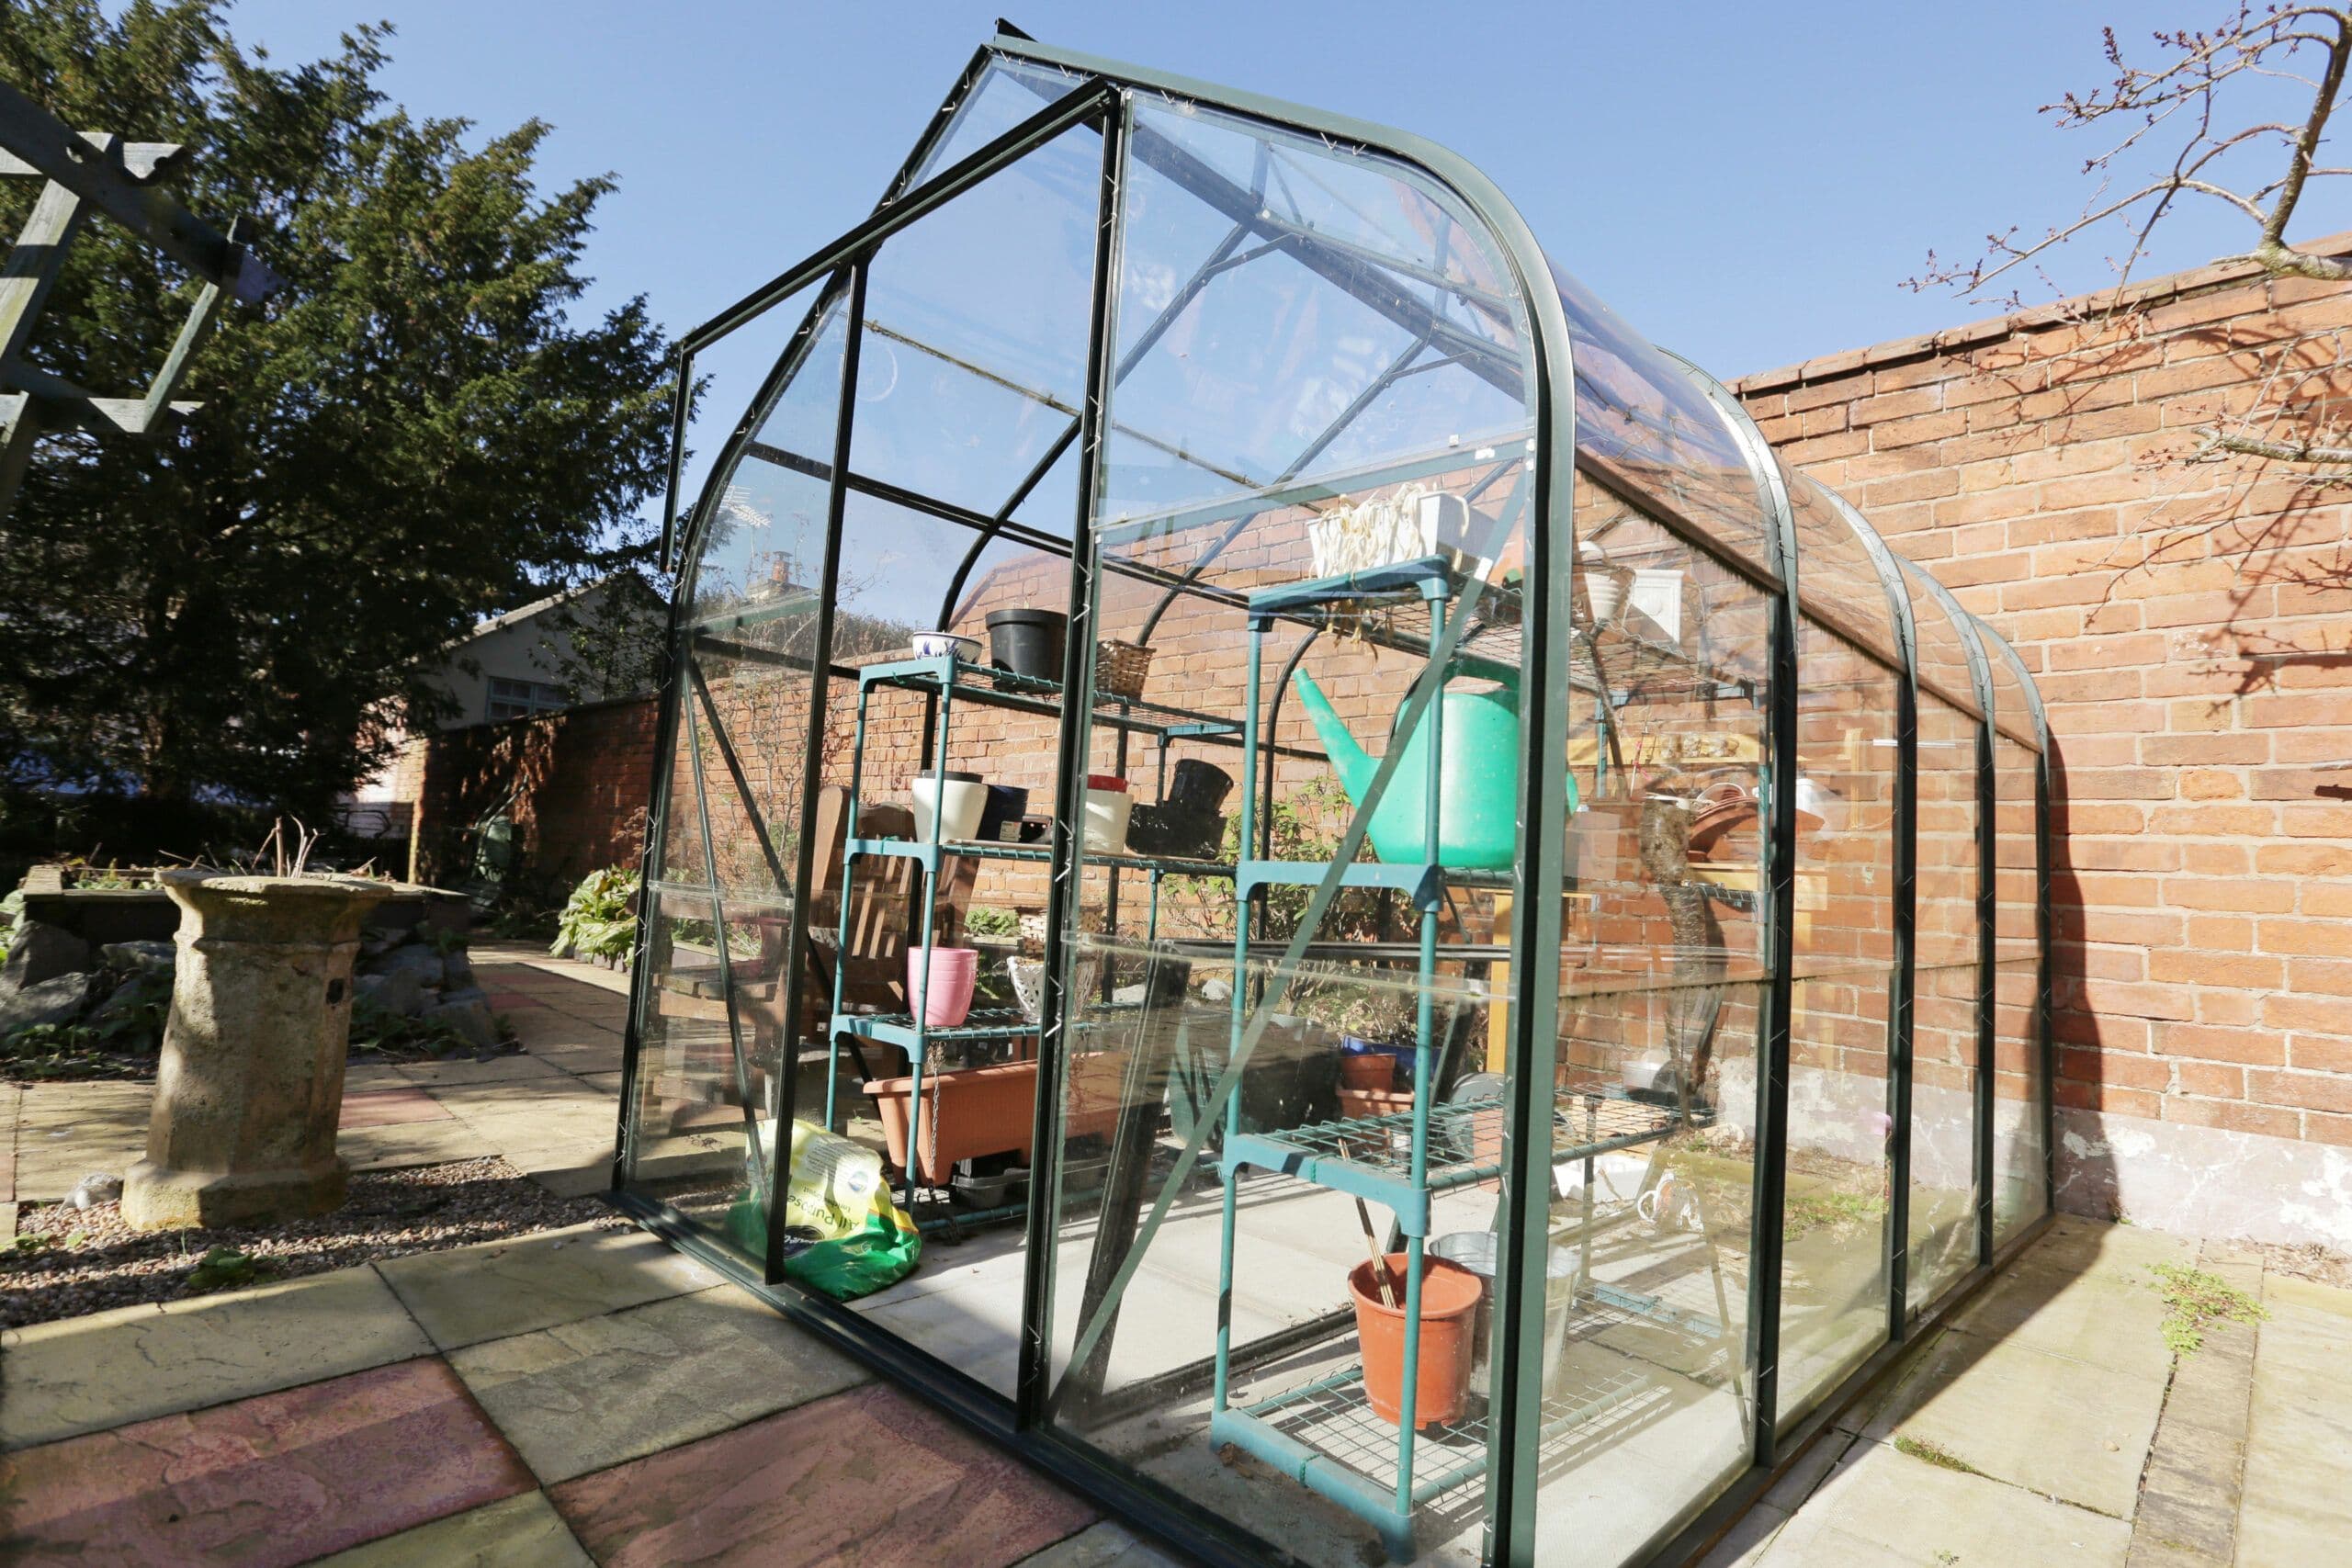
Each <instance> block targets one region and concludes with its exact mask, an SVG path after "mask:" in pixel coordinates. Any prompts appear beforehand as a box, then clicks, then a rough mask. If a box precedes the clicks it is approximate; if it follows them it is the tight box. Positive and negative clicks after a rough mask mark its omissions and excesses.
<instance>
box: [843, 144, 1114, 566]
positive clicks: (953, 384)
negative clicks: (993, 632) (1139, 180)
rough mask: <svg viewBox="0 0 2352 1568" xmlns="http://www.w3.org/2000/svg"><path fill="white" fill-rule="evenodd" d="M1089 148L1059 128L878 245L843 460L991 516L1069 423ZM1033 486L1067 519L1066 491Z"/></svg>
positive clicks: (1088, 258)
mask: <svg viewBox="0 0 2352 1568" xmlns="http://www.w3.org/2000/svg"><path fill="white" fill-rule="evenodd" d="M1102 149H1103V139H1102V137H1101V136H1100V134H1098V133H1097V132H1096V131H1095V130H1092V129H1091V127H1080V128H1079V129H1077V130H1069V131H1065V132H1064V133H1063V134H1062V135H1060V136H1058V137H1057V138H1055V139H1054V140H1053V141H1050V142H1048V143H1046V145H1045V146H1044V147H1041V148H1039V149H1038V150H1037V151H1035V152H1032V153H1030V154H1028V155H1027V156H1026V157H1023V159H1022V160H1021V161H1020V162H1019V163H1017V164H1013V165H1012V167H1011V168H1008V169H1006V170H1004V171H1003V172H1002V173H1001V174H998V175H994V176H992V177H991V178H989V180H987V181H985V182H984V183H982V184H981V185H979V186H975V187H974V188H972V189H971V190H969V191H967V192H966V193H964V194H963V195H962V196H959V197H956V199H955V200H954V201H951V202H949V203H948V204H947V205H946V206H944V207H943V208H940V209H938V210H937V211H935V212H933V213H931V214H929V215H928V216H926V217H925V218H924V219H923V220H922V221H921V222H919V223H916V224H915V225H913V226H912V227H911V228H910V229H907V230H906V231H902V232H901V233H899V234H897V235H895V236H893V237H892V239H891V240H890V242H889V243H888V244H886V245H885V246H883V248H882V252H881V254H880V255H878V256H877V257H876V260H875V263H874V268H873V275H872V276H871V278H870V279H869V281H868V282H867V285H866V297H865V326H866V335H865V343H864V344H863V345H862V346H861V348H860V350H859V360H858V376H857V420H856V425H855V429H854V432H853V434H852V440H851V457H850V468H851V470H852V471H853V472H854V473H857V474H860V475H863V476H865V477H868V478H887V479H888V481H889V482H890V483H892V484H896V485H898V486H899V487H901V488H902V489H906V490H910V491H916V492H918V493H919V494H922V495H926V496H931V497H933V498H935V499H937V500H940V501H944V502H949V503H951V504H953V505H956V506H960V507H963V508H965V509H967V510H968V511H973V512H978V513H984V514H988V515H991V516H992V515H994V514H995V513H997V511H998V509H999V508H1001V507H1002V506H1004V505H1005V504H1006V502H1008V501H1010V500H1012V497H1013V495H1014V492H1015V491H1016V489H1017V488H1018V487H1019V486H1020V485H1021V482H1022V480H1023V479H1024V478H1025V477H1026V476H1027V475H1028V474H1029V472H1030V470H1031V469H1032V468H1035V467H1037V466H1038V464H1039V463H1040V462H1041V461H1045V460H1049V459H1050V458H1051V457H1053V456H1054V455H1056V454H1057V453H1058V452H1059V451H1060V450H1061V449H1062V447H1063V446H1065V445H1066V444H1067V443H1069V441H1071V440H1073V439H1074V438H1075V437H1076V435H1077V419H1078V403H1079V398H1080V391H1081V389H1082V383H1083V382H1084V380H1085V377H1086V318H1087V311H1088V308H1089V305H1090V302H1091V299H1092V289H1091V277H1092V275H1093V267H1094V229H1095V223H1094V209H1095V195H1096V187H1097V186H1099V185H1100V183H1101V180H1102V173H1103V151H1102ZM1062 471H1063V472H1064V473H1065V474H1069V473H1074V472H1075V469H1074V468H1065V469H1063V470H1062ZM1039 499H1040V501H1041V502H1043V503H1044V505H1043V510H1042V513H1039V515H1041V516H1043V517H1045V518H1048V519H1051V520H1052V521H1051V522H1050V523H1049V524H1048V525H1049V526H1053V527H1055V528H1056V529H1057V531H1058V532H1060V533H1063V534H1068V533H1069V529H1070V523H1071V513H1072V509H1073V508H1072V496H1071V493H1070V492H1069V491H1067V490H1065V491H1062V492H1061V494H1060V496H1059V497H1058V498H1045V497H1040V498H1039Z"/></svg>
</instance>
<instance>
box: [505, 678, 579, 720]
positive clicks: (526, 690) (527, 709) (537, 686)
mask: <svg viewBox="0 0 2352 1568" xmlns="http://www.w3.org/2000/svg"><path fill="white" fill-rule="evenodd" d="M566 705H568V704H567V700H566V698H565V697H564V694H563V688H562V687H560V686H550V685H548V683H547V682H544V681H510V680H508V679H506V678H505V677H504V676H503V675H493V676H492V677H491V678H490V716H491V717H492V719H493V720H496V719H502V718H526V717H528V716H530V715H532V714H535V713H553V712H554V711H555V710H556V709H558V708H560V707H564V706H566Z"/></svg>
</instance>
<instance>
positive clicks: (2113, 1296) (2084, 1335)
mask: <svg viewBox="0 0 2352 1568" xmlns="http://www.w3.org/2000/svg"><path fill="white" fill-rule="evenodd" d="M2154 1278H2155V1277H2154V1275H2153V1274H2151V1273H2149V1272H2148V1270H2147V1269H2145V1268H2144V1267H2142V1266H2141V1265H2139V1264H2137V1263H2131V1264H2123V1263H2117V1264H2112V1265H2105V1266H2102V1267H2100V1268H2098V1269H2097V1270H2096V1271H2094V1272H2090V1273H2084V1274H2075V1273H2069V1272H2066V1271H2064V1270H2063V1269H2057V1268H2041V1269H2026V1268H2011V1269H2004V1270H2003V1271H2002V1272H2001V1273H2000V1274H1999V1275H1997V1276H1996V1277H1995V1278H1994V1279H1993V1280H1990V1281H1989V1282H1987V1283H1986V1284H1985V1287H1984V1289H1982V1290H1981V1291H1979V1292H1977V1293H1976V1295H1975V1296H1974V1297H1973V1299H1972V1300H1971V1301H1970V1302H1969V1303H1968V1304H1967V1305H1966V1306H1964V1307H1962V1309H1961V1310H1960V1312H1959V1313H1957V1314H1955V1315H1954V1316H1953V1318H1952V1320H1951V1323H1952V1326H1953V1327H1955V1328H1960V1329H1964V1330H1966V1331H1968V1332H1969V1333H1972V1334H1974V1335H1977V1336H1979V1337H1984V1338H1987V1339H2001V1340H2006V1341H2008V1342H2010V1343H2013V1344H2018V1345H2030V1346H2032V1347H2033V1348H2035V1349H2037V1350H2045V1351H2048V1352H2049V1353H2050V1354H2051V1355H2053V1356H2064V1357H2066V1358H2067V1359H2070V1360H2076V1361H2088V1362H2090V1363H2091V1364H2093V1365H2094V1366H2101V1367H2108V1368H2111V1369H2113V1370H2114V1371H2121V1372H2130V1373H2132V1374H2134V1375H2136V1376H2140V1377H2148V1378H2164V1377H2166V1376H2168V1375H2169V1374H2170V1372H2171V1371H2172V1351H2171V1349H2170V1348H2168V1347H2167V1346H2166V1345H2165V1338H2164V1319H2165V1303H2164V1298H2163V1297H2162V1296H2160V1295H2158V1294H2157V1293H2156V1292H2155V1290H2154V1288H2153V1281H2154Z"/></svg>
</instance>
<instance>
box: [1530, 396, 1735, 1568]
mask: <svg viewBox="0 0 2352 1568" xmlns="http://www.w3.org/2000/svg"><path fill="white" fill-rule="evenodd" d="M1678 379H1679V378H1678ZM1581 436H1582V426H1581V424H1580V425H1579V439H1581ZM1599 473H1600V470H1598V469H1596V470H1593V471H1587V472H1579V473H1578V475H1577V486H1576V492H1575V493H1576V506H1577V513H1576V523H1577V538H1578V541H1579V545H1580V547H1581V544H1582V542H1583V541H1585V540H1588V539H1589V540H1591V541H1593V542H1594V545H1595V547H1596V551H1598V552H1601V553H1602V554H1603V557H1604V558H1605V559H1606V561H1607V563H1608V564H1607V570H1594V564H1595V552H1594V551H1587V552H1585V553H1584V560H1583V562H1582V565H1583V566H1584V567H1585V569H1586V570H1585V574H1584V580H1583V588H1584V599H1583V602H1582V603H1581V604H1578V605H1577V638H1576V641H1575V643H1574V644H1573V645H1572V651H1571V663H1570V697H1571V712H1570V725H1571V728H1570V732H1569V733H1570V740H1569V750H1568V755H1567V758H1566V763H1567V770H1568V773H1569V774H1570V775H1571V777H1572V778H1573V780H1574V782H1575V785H1576V789H1577V797H1578V799H1579V800H1580V802H1581V803H1582V809H1581V810H1579V811H1577V813H1576V814H1575V816H1574V817H1572V818H1571V819H1570V827H1569V844H1568V852H1569V863H1570V866H1571V868H1572V872H1573V875H1574V879H1575V880H1574V884H1573V886H1574V892H1573V893H1571V894H1569V895H1568V905H1567V909H1566V922H1565V924H1566V942H1565V943H1564V949H1563V953H1562V955H1561V961H1562V965H1563V970H1562V976H1561V985H1562V989H1563V993H1564V995H1563V1000H1562V1031H1561V1040H1560V1062H1561V1078H1560V1099H1559V1106H1558V1114H1557V1118H1556V1119H1555V1123H1554V1126H1553V1128H1552V1162H1553V1166H1554V1190H1553V1195H1552V1203H1551V1234H1552V1237H1553V1245H1554V1251H1555V1258H1558V1259H1560V1260H1561V1266H1562V1267H1563V1268H1564V1269H1566V1271H1567V1272H1568V1273H1569V1275H1570V1277H1571V1278H1573V1280H1575V1281H1576V1285H1575V1291H1576V1298H1575V1304H1574V1305H1573V1307H1572V1308H1570V1309H1569V1310H1568V1311H1567V1312H1566V1316H1565V1319H1564V1322H1563V1325H1562V1327H1561V1330H1560V1332H1561V1334H1562V1337H1563V1339H1564V1349H1563V1351H1562V1353H1561V1355H1560V1357H1559V1359H1558V1361H1557V1364H1556V1365H1553V1364H1550V1363H1548V1362H1547V1365H1546V1368H1545V1371H1544V1391H1545V1403H1544V1411H1543V1416H1542V1425H1541V1429H1540V1435H1539V1441H1538V1450H1539V1452H1540V1453H1541V1454H1542V1455H1543V1456H1544V1458H1543V1460H1542V1461H1539V1464H1540V1468H1539V1472H1538V1480H1539V1484H1540V1487H1541V1492H1540V1495H1539V1497H1538V1501H1537V1505H1536V1507H1537V1523H1538V1528H1537V1540H1536V1548H1535V1555H1536V1557H1537V1559H1538V1560H1539V1561H1552V1560H1554V1559H1555V1558H1556V1559H1558V1560H1561V1561H1568V1560H1574V1561H1577V1562H1595V1563H1611V1562H1623V1561H1625V1560H1626V1559H1628V1558H1630V1557H1633V1556H1635V1555H1638V1554H1639V1553H1640V1552H1641V1551H1644V1550H1645V1549H1646V1548H1647V1547H1648V1546H1649V1545H1650V1544H1651V1543H1653V1542H1655V1541H1657V1540H1659V1539H1661V1538H1663V1537H1664V1536H1665V1535H1667V1534H1668V1533H1670V1532H1671V1531H1672V1530H1673V1529H1676V1528H1678V1527H1679V1524H1680V1523H1681V1522H1682V1521H1683V1520H1684V1519H1686V1518H1687V1517H1690V1515H1691V1514H1692V1513H1694V1512H1695V1511H1696V1510H1697V1509H1698V1508H1699V1507H1700V1506H1703V1504H1704V1502H1705V1500H1706V1499H1707V1498H1708V1497H1709V1496H1712V1495H1713V1494H1714V1492H1715V1491H1717V1490H1718V1489H1720V1487H1721V1486H1722V1485H1723V1484H1724V1483H1726V1482H1727V1481H1729V1480H1730V1478H1731V1477H1732V1476H1733V1475H1734V1474H1736V1473H1737V1472H1739V1471H1740V1470H1741V1469H1743V1468H1745V1466H1746V1464H1747V1452H1748V1445H1749V1441H1750V1436H1751V1430H1752V1427H1751V1423H1752V1421H1753V1418H1754V1414H1755V1412H1754V1404H1753V1394H1754V1386H1755V1385H1754V1369H1753V1368H1752V1366H1751V1365H1750V1364H1749V1361H1748V1357H1747V1301H1748V1296H1747V1276H1748V1255H1749V1248H1750V1246H1751V1243H1752V1237H1753V1229H1752V1226H1753V1224H1754V1221H1755V1216H1754V1214H1753V1212H1752V1211H1753V1206H1754V1193H1755V1180H1756V1160H1757V1145H1756V1138H1755V1131H1756V1111H1757V1092H1758V1073H1757V1049H1758V1045H1757V1041H1758V1036H1757V1018H1758V1008H1759V1006H1760V1002H1761V998H1762V994H1763V985H1762V982H1763V980H1764V977H1765V973H1766V971H1765V964H1764V950H1763V945H1762V943H1763V923H1762V921H1761V920H1760V919H1759V918H1758V909H1759V907H1760V900H1761V898H1762V896H1763V888H1764V880H1763V874H1762V870H1761V848H1762V846H1761V840H1760V838H1759V836H1758V793H1759V790H1760V789H1761V787H1762V785H1763V783H1764V780H1765V779H1766V778H1767V777H1768V776H1770V773H1772V772H1773V771H1774V770H1773V768H1772V759H1771V758H1770V754H1769V751H1768V744H1769V730H1768V726H1767V707H1768V697H1767V690H1766V683H1767V678H1768V649H1769V645H1770V620H1771V607H1772V606H1771V600H1770V597H1769V596H1768V595H1767V594H1766V593H1764V592H1761V591H1760V590H1758V588H1757V587H1756V586H1755V585H1754V583H1753V581H1751V580H1750V579H1749V578H1748V577H1747V576H1746V575H1744V574H1742V573H1740V572H1737V571H1736V570H1733V569H1732V568H1731V567H1729V566H1728V565H1726V564H1724V562H1723V561H1721V560H1720V559H1718V558H1716V557H1714V556H1713V555H1711V554H1708V553H1706V552H1705V551H1703V550H1701V549H1699V548H1697V547H1694V546H1692V545H1691V543H1689V542H1688V540H1687V538H1686V536H1683V535H1682V534H1679V533H1678V532H1675V531H1671V530H1669V528H1668V526H1667V525H1665V523H1664V522H1663V521H1662V520H1661V518H1660V517H1659V516H1658V515H1657V513H1655V512H1654V511H1653V510H1651V508H1650V507H1649V505H1648V504H1647V502H1646V498H1645V496H1637V495H1634V494H1629V493H1627V492H1625V491H1620V490H1618V489H1617V488H1615V487H1614V484H1613V483H1612V482H1605V481H1604V480H1603V479H1601V478H1600V477H1597V476H1598V474H1599ZM1547 1331H1548V1325H1547ZM1669 1454H1670V1455H1672V1456H1673V1457H1672V1460H1671V1462H1670V1464H1668V1465H1666V1466H1664V1467H1663V1468H1661V1463H1660V1461H1659V1460H1657V1459H1645V1458H1644V1457H1642V1456H1644V1455H1654V1456H1664V1455H1669Z"/></svg>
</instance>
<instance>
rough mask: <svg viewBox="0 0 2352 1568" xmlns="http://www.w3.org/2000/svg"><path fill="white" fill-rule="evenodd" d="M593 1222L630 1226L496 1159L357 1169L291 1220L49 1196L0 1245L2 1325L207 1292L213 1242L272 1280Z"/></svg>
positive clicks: (255, 1276) (256, 1278)
mask: <svg viewBox="0 0 2352 1568" xmlns="http://www.w3.org/2000/svg"><path fill="white" fill-rule="evenodd" d="M592 1221H593V1222H595V1223H598V1224H602V1225H604V1226H605V1227H606V1228H608V1229H621V1228H626V1227H627V1226H628V1223H629V1222H628V1221H627V1220H624V1219H622V1218H621V1217H620V1216H619V1215H617V1214H616V1213H613V1211H612V1210H611V1209H609V1208H607V1207H605V1204H604V1203H603V1202H602V1201H599V1200H597V1199H595V1198H559V1197H557V1196H555V1195H554V1194H553V1193H551V1192H549V1191H548V1190H547V1189H546V1188H544V1187H541V1186H540V1185H539V1184H538V1183H537V1182H536V1181H532V1180H529V1179H526V1178H525V1176H524V1175H523V1173H522V1172H521V1171H519V1170H517V1169H515V1168H514V1167H513V1166H511V1165H509V1164H507V1163H506V1161H504V1160H503V1159H500V1158H497V1157H495V1156H492V1157H491V1158H489V1159H469V1160H458V1161H455V1162H453V1163H451V1164H448V1165H428V1166H420V1167H417V1168H414V1169H411V1170H381V1171H367V1172H360V1173H355V1174H354V1175H353V1176H352V1178H351V1200H350V1201H349V1202H347V1203H345V1205H344V1206H343V1207H342V1208H340V1209H338V1210H336V1211H335V1212H334V1213H332V1214H322V1215H319V1216H318V1217H316V1218H314V1219H307V1220H295V1221H290V1222H288V1223H287V1224H275V1225H235V1226H226V1227H223V1228H221V1229H219V1230H184V1231H158V1232H146V1231H135V1230H133V1229H131V1228H130V1225H128V1224H125V1223H124V1222H123V1218H122V1211H121V1206H120V1205H119V1204H117V1203H100V1204H97V1205H96V1206H94V1207H91V1208H87V1209H69V1208H67V1207H66V1206H65V1205H64V1204H62V1203H43V1204H39V1205H35V1206H31V1207H28V1208H26V1209H24V1210H22V1211H20V1212H19V1213H18V1214H17V1241H16V1244H15V1246H14V1247H7V1246H0V1328H17V1327H22V1326H23V1325H27V1324H32V1323H48V1322H51V1321H52V1320H54V1319H57V1318H64V1317H79V1316H81V1315H82V1314H85V1313H93V1312H103V1311H105V1310H106V1309H107V1308H109V1307H119V1306H131V1305H135V1304H138V1303H146V1302H169V1301H179V1300H182V1299H184V1298H186V1297H188V1296H195V1295H202V1294H206V1293H207V1292H206V1291H205V1289H204V1288H203V1286H202V1284H201V1282H198V1283H196V1284H191V1282H190V1280H189V1275H190V1274H191V1273H192V1272H193V1271H194V1270H195V1269H196V1268H197V1266H198V1262H199V1260H201V1259H202V1258H204V1256H205V1254H206V1253H208V1252H209V1251H210V1250H211V1249H213V1248H215V1247H227V1248H232V1249H234V1250H235V1251H236V1252H239V1253H242V1254H243V1255H244V1256H245V1257H247V1258H251V1259H253V1262H254V1269H253V1272H252V1274H251V1276H250V1277H249V1278H240V1279H238V1280H236V1283H238V1284H241V1285H242V1284H268V1283H271V1282H273V1281H276V1280H292V1279H296V1278H299V1277H300V1276H301V1275H304V1274H319V1273H323V1272H325V1271H326V1270H328V1269H345V1268H348V1267H350V1266H351V1265H352V1264H355V1263H366V1262H370V1261H373V1260H374V1259H377V1258H403V1257H406V1256H408V1255H409V1254H411V1253H417V1252H442V1251H447V1249H448V1248H450V1247H469V1246H471V1245H472V1244H474V1243H476V1242H482V1241H501V1240H504V1239H506V1238H508V1237H511V1236H518V1235H528V1234H530V1233H531V1232H534V1231H544V1230H555V1229H559V1228H560V1227H562V1226H565V1225H576V1224H584V1223H588V1222H592ZM235 1272H238V1273H240V1274H242V1270H238V1271H235ZM216 1288H218V1287H216Z"/></svg>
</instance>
